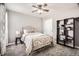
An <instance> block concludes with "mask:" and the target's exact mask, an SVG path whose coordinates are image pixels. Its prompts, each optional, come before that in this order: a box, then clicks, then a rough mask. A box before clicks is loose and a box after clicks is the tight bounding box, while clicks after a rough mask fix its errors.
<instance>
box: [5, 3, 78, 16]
mask: <svg viewBox="0 0 79 59" xmlns="http://www.w3.org/2000/svg"><path fill="white" fill-rule="evenodd" d="M33 4H35V3H6V4H5V5H6V7H7V9H8V10H11V11H15V12H19V13H22V14H27V15H31V16H35V17H48V16H51V15H52V14H53V13H54V12H56V11H60V10H68V9H75V8H76V7H77V6H78V5H77V4H76V3H47V4H48V6H47V8H48V9H49V10H50V11H49V12H48V13H46V12H45V13H42V14H41V15H39V14H38V13H32V11H33V7H32V5H33Z"/></svg>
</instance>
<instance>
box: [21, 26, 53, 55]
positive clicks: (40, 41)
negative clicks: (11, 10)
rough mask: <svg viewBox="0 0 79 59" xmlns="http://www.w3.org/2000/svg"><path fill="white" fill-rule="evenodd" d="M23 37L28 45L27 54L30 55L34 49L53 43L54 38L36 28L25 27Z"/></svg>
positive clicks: (26, 45)
mask: <svg viewBox="0 0 79 59" xmlns="http://www.w3.org/2000/svg"><path fill="white" fill-rule="evenodd" d="M22 32H23V34H22V38H21V40H22V41H23V42H24V44H25V47H26V54H27V55H29V54H30V53H31V52H32V51H34V50H37V49H39V48H42V47H45V46H47V45H51V44H52V45H53V38H52V37H51V36H49V35H45V34H42V33H40V32H37V31H35V28H32V27H24V28H23V29H22Z"/></svg>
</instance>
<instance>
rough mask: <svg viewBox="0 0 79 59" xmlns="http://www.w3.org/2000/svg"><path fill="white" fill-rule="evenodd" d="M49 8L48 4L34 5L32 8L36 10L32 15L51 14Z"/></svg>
mask: <svg viewBox="0 0 79 59" xmlns="http://www.w3.org/2000/svg"><path fill="white" fill-rule="evenodd" d="M47 6H48V5H47V4H46V3H44V4H37V5H32V7H33V8H35V10H33V11H32V13H34V12H38V13H39V14H41V13H42V12H49V9H47V8H46V7H47Z"/></svg>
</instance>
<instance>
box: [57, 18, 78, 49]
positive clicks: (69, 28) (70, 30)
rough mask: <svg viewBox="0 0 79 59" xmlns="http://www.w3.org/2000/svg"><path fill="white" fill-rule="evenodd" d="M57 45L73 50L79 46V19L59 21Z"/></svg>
mask: <svg viewBox="0 0 79 59" xmlns="http://www.w3.org/2000/svg"><path fill="white" fill-rule="evenodd" d="M57 44H60V45H64V46H68V47H72V48H76V47H78V46H79V17H72V18H66V19H63V20H57Z"/></svg>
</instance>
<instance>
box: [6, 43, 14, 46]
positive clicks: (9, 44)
mask: <svg viewBox="0 0 79 59" xmlns="http://www.w3.org/2000/svg"><path fill="white" fill-rule="evenodd" d="M14 44H15V42H12V43H8V45H7V46H11V45H14Z"/></svg>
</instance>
